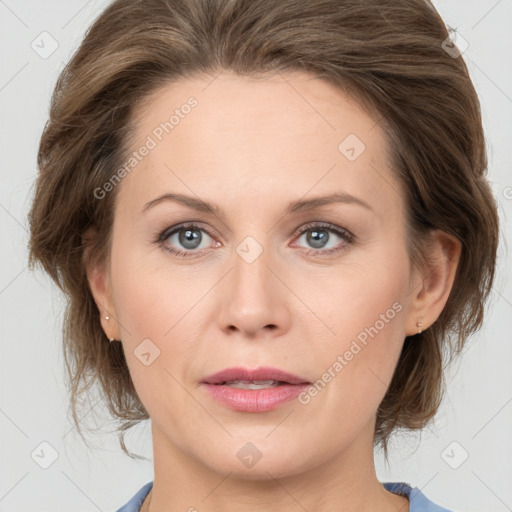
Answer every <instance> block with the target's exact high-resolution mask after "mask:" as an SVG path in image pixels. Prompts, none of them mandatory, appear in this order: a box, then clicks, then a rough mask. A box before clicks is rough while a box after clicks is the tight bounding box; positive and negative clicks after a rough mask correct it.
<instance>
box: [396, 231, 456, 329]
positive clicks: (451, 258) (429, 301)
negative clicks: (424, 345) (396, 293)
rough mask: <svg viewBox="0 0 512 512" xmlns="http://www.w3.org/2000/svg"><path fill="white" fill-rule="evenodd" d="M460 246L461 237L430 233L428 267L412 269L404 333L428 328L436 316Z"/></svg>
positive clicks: (451, 279) (448, 287)
mask: <svg viewBox="0 0 512 512" xmlns="http://www.w3.org/2000/svg"><path fill="white" fill-rule="evenodd" d="M461 249H462V245H461V242H460V240H458V239H457V238H456V237H454V236H453V235H450V234H448V233H445V232H444V231H438V230H436V231H433V232H432V235H431V242H430V243H429V244H428V251H429V253H428V258H427V261H428V264H427V267H426V268H423V269H422V270H421V271H419V270H415V272H414V279H413V283H414V284H413V288H412V291H411V297H410V301H409V308H408V313H407V319H406V325H405V329H406V332H405V334H406V336H412V335H414V334H417V333H418V332H419V331H420V330H421V331H424V330H426V329H428V328H429V327H430V326H431V325H432V324H433V323H434V322H435V321H436V320H437V319H438V317H439V315H440V314H441V312H442V311H443V309H444V306H445V305H446V302H447V300H448V297H449V295H450V291H451V289H452V286H453V282H454V280H455V275H456V271H457V266H458V264H459V260H460V254H461ZM418 322H419V323H420V324H421V325H418Z"/></svg>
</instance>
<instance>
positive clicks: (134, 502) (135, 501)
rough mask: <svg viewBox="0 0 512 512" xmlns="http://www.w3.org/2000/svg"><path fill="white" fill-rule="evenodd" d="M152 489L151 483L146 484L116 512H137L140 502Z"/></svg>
mask: <svg viewBox="0 0 512 512" xmlns="http://www.w3.org/2000/svg"><path fill="white" fill-rule="evenodd" d="M152 487H153V482H148V483H147V484H146V485H144V487H142V488H141V489H139V490H138V491H137V493H136V494H135V496H133V498H132V499H131V500H130V501H129V502H128V503H126V504H125V505H123V506H122V507H121V508H120V509H119V510H118V511H117V512H139V509H140V506H141V505H142V502H143V501H144V500H145V498H146V496H147V495H148V494H149V491H151V488H152Z"/></svg>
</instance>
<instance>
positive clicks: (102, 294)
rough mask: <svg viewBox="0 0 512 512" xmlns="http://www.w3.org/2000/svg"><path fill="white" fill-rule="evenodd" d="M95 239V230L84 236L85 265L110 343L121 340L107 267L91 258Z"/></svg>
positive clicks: (88, 231)
mask: <svg viewBox="0 0 512 512" xmlns="http://www.w3.org/2000/svg"><path fill="white" fill-rule="evenodd" d="M94 237H95V231H94V229H93V228H89V229H87V230H86V231H85V233H84V234H83V236H82V245H83V247H84V253H83V263H84V266H85V271H86V274H87V281H88V283H89V289H90V290H91V294H92V296H93V299H94V302H95V303H96V306H97V308H98V311H99V313H98V314H99V316H100V322H101V325H102V327H103V331H104V332H105V336H106V337H107V338H108V340H109V341H113V340H114V339H120V334H119V327H118V323H117V322H116V321H115V308H114V303H113V298H112V293H111V287H110V282H109V276H108V271H107V266H106V264H105V263H104V262H98V261H96V260H95V259H94V258H92V257H91V251H92V244H93V241H94Z"/></svg>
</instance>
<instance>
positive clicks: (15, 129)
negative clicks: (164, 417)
mask: <svg viewBox="0 0 512 512" xmlns="http://www.w3.org/2000/svg"><path fill="white" fill-rule="evenodd" d="M106 5H107V2H106V1H105V0H92V1H89V2H87V1H84V0H82V1H79V0H67V1H64V0H61V1H56V0H52V1H49V0H46V1H44V2H42V1H38V0H30V1H29V0H23V1H16V0H0V38H1V40H0V48H1V54H0V59H1V64H0V69H1V75H0V106H1V128H0V129H1V135H0V144H1V148H0V158H1V173H2V174H1V192H0V229H1V233H0V234H1V238H0V240H1V251H2V252H1V263H2V264H1V266H0V311H1V329H2V330H1V350H2V353H1V356H0V364H1V371H0V378H1V388H0V392H1V395H0V427H1V435H0V440H1V455H0V466H1V475H2V478H0V511H14V510H16V511H35V510H37V511H39V512H43V511H52V512H56V511H69V510H73V511H76V512H79V511H84V512H85V511H88V512H89V511H97V510H100V511H109V510H116V509H117V508H118V507H120V506H121V505H122V504H124V503H125V502H126V501H127V500H128V499H129V498H130V497H131V496H132V495H133V494H134V493H135V492H136V491H137V490H138V489H139V488H140V487H141V486H142V485H143V484H145V483H146V482H148V481H150V480H152V478H153V469H152V463H151V460H150V461H149V462H137V461H133V460H131V459H129V458H128V457H126V456H125V455H124V454H123V453H122V452H121V450H120V448H119V447H118V444H117V438H116V436H115V435H113V434H112V433H110V430H111V429H112V427H113V423H112V422H109V421H105V419H102V415H101V412H102V409H101V407H100V405H101V404H99V403H98V404H97V405H96V406H95V407H94V409H93V410H92V412H90V413H89V414H88V415H87V417H86V418H84V422H85V421H87V422H88V424H89V425H90V426H91V428H96V430H98V434H97V435H92V436H91V437H90V442H91V443H94V448H93V450H90V449H88V448H87V447H86V446H85V445H84V443H83V442H82V440H81V438H80V437H79V436H78V435H77V434H76V431H75V430H74V429H73V427H72V424H71V423H70V420H69V418H68V417H67V393H66V389H65V384H64V373H63V359H62V355H61V348H60V343H61V342H60V325H61V319H62V313H63V304H64V302H63V299H62V297H61V296H60V295H59V292H58V291H57V290H56V288H55V287H54V286H53V285H52V284H51V282H50V280H49V279H48V278H47V277H46V276H44V275H43V274H42V273H40V272H36V273H31V272H30V271H29V270H28V269H27V250H26V247H27V239H28V232H27V220H26V215H27V211H28V208H29V205H30V198H31V193H32V190H31V187H32V185H33V182H34V179H35V177H36V152H37V146H38V142H39V137H40V135H41V131H42V129H43V126H44V123H45V121H46V118H47V114H48V104H49V98H50V93H51V90H52V88H53V86H54V84H55V81H56V79H57V76H58V73H59V72H60V70H61V69H62V67H63V66H64V63H65V62H67V60H68V59H69V58H70V56H71V53H72V51H73V50H74V49H75V48H76V46H77V45H78V44H79V42H80V40H81V39H82V37H83V34H84V31H85V29H86V28H87V27H88V26H89V24H90V23H91V22H92V20H93V19H94V18H95V17H96V15H97V14H99V12H100V11H101V10H102V9H103V8H104V7H105V6H106ZM435 5H436V7H437V8H438V9H439V11H440V13H441V15H442V16H443V18H444V19H445V21H446V22H447V24H448V25H450V26H451V27H453V28H455V29H457V31H458V32H459V33H460V34H461V35H462V36H463V37H464V39H465V40H467V42H468V43H469V47H468V49H467V50H466V51H465V53H464V59H465V61H466V62H467V63H468V66H469V69H470V73H471V77H472V79H473V81H474V83H475V86H476V88H477V91H478V93H479V95H480V98H481V103H482V110H483V120H484V125H485V130H486V134H487V137H488V148H489V162H490V170H489V177H490V181H491V182H492V186H493V189H494V192H495V195H496V197H497V199H498V202H499V206H500V216H501V219H502V236H503V237H504V239H508V240H511V239H512V237H511V229H512V224H511V221H510V219H511V218H512V172H511V169H512V166H511V157H510V141H511V140H512V128H511V119H512V67H511V62H512V30H511V25H512V0H500V1H497V0H472V1H468V0H438V1H436V2H435ZM43 31H47V32H48V33H49V34H51V36H52V37H53V38H54V39H55V40H56V41H57V42H58V45H59V46H58V48H57V50H56V51H55V52H54V53H53V54H52V55H51V56H49V57H48V58H41V57H40V56H39V55H38V54H37V53H36V52H35V51H34V50H33V49H32V48H31V43H32V41H34V40H36V41H39V40H40V39H38V38H40V37H41V36H40V34H41V33H42V32H43ZM46 48H48V46H46ZM499 257H500V260H499V272H498V276H497V280H496V284H495V287H494V291H493V295H492V303H491V306H490V309H489V313H488V316H487V321H486V325H485V328H484V329H483V330H482V331H481V332H480V333H479V334H478V335H477V336H474V337H473V338H472V340H471V341H470V343H469V345H468V350H467V352H466V354H465V357H464V358H463V359H461V360H460V362H459V363H457V364H456V366H454V367H453V369H452V370H451V372H450V374H449V376H448V393H447V395H446V399H445V401H444V404H443V407H442V409H441V411H440V413H439V414H438V416H437V420H436V422H435V424H434V425H433V427H432V428H430V429H428V430H427V431H425V432H423V434H422V435H421V436H418V435H409V436H407V437H400V438H397V440H396V441H395V442H394V443H393V444H392V450H391V461H390V468H392V469H389V468H388V467H387V466H386V465H385V464H384V463H383V459H382V457H381V456H380V455H378V456H377V467H378V473H379V478H380V479H381V480H382V481H407V482H409V483H411V484H413V485H415V486H418V487H419V488H421V489H422V490H423V491H424V492H425V494H427V496H428V497H429V498H430V499H432V500H433V501H436V502H438V503H440V504H442V505H444V506H445V507H447V508H450V509H454V510H456V511H457V512H459V511H468V512H469V511H486V512H502V511H507V510H512V485H511V484H512V462H511V459H512V428H511V426H512V372H511V369H510V368H511V364H512V343H511V341H512V339H511V338H512V336H511V317H512V287H511V282H510V269H511V268H512V266H511V264H510V263H511V261H510V255H509V251H508V250H507V248H506V246H505V244H502V246H501V247H500V256H499ZM96 401H97V399H95V398H93V402H92V403H93V404H94V403H96ZM95 418H96V419H95ZM127 440H128V443H129V448H131V450H132V451H135V452H136V453H139V454H141V455H145V456H148V457H149V458H151V456H152V452H151V437H150V428H149V423H148V422H146V423H145V424H143V425H140V426H138V427H136V428H135V429H133V431H132V433H131V434H130V435H129V436H128V438H127ZM42 442H47V443H49V444H50V445H51V446H52V447H53V448H54V449H55V450H56V451H57V452H58V457H57V459H56V460H55V462H54V463H53V464H52V465H51V466H50V467H49V468H48V469H43V468H41V467H40V465H38V464H37V463H36V462H35V461H34V459H33V458H32V457H31V454H32V453H33V452H34V450H36V453H38V454H39V455H41V454H42V452H41V449H43V451H44V453H45V455H44V457H39V459H37V457H35V456H34V458H35V459H36V460H39V461H40V462H44V460H45V458H46V460H48V457H49V453H50V450H49V449H48V448H45V447H44V445H43V447H42V448H41V446H40V444H41V443H42ZM453 442H456V443H457V444H455V445H451V446H450V444H451V443H453ZM447 447H448V448H447ZM466 452H467V453H468V454H469V457H468V458H467V460H466V461H465V462H464V463H463V464H462V465H460V467H458V468H457V469H453V468H452V467H450V464H451V465H452V466H456V465H457V464H459V463H460V461H461V460H462V458H463V457H464V456H465V453H466ZM448 462H449V463H450V464H449V463H448Z"/></svg>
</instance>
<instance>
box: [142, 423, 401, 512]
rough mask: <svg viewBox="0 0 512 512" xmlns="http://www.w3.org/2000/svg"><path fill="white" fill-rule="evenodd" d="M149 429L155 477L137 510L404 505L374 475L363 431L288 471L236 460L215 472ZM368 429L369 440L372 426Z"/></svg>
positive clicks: (224, 511) (230, 511)
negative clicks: (315, 461)
mask: <svg viewBox="0 0 512 512" xmlns="http://www.w3.org/2000/svg"><path fill="white" fill-rule="evenodd" d="M152 433H153V452H154V469H155V477H154V481H153V489H152V491H151V493H150V495H149V496H148V497H147V499H146V501H145V502H144V506H143V507H142V509H141V512H146V511H150V512H154V511H161V512H173V511H175V510H187V511H191V512H193V511H199V510H200V511H201V512H214V511H215V512H234V511H237V512H256V511H261V510H265V511H268V512H278V511H279V512H282V511H283V510H286V511H288V510H297V511H299V510H315V511H317V512H323V511H333V510H336V511H338V510H339V511H340V512H341V511H343V512H356V511H357V512H360V511H361V510H373V511H378V512H396V511H398V510H399V511H400V512H408V510H409V501H408V499H407V498H406V497H403V496H398V495H395V494H392V493H390V492H388V491H386V490H385V489H384V487H383V486H382V484H381V483H380V482H379V481H378V479H377V476H376V473H375V466H374V459H373V442H370V443H368V439H366V438H365V437H368V436H362V437H361V438H358V439H357V440H356V442H355V443H354V444H353V445H352V446H349V447H347V448H346V449H345V450H344V451H343V452H341V453H338V454H335V455H333V456H332V457H328V458H327V460H325V461H323V462H322V463H321V464H319V465H316V466H314V467H309V468H298V469H297V468H293V470H292V471H290V466H288V470H282V468H279V469H276V468H275V467H264V466H263V465H261V466H260V468H259V471H258V473H256V472H255V471H254V472H253V473H248V474H247V473H245V474H240V472H237V471H236V469H237V466H236V465H235V466H233V467H229V466H227V467H226V471H224V472H219V471H217V470H215V469H214V468H212V467H211V466H207V465H205V464H204V463H203V462H202V461H199V460H198V459H197V458H195V457H193V456H191V455H190V454H187V453H184V452H183V451H181V450H180V449H179V448H177V447H176V446H175V445H173V444H172V443H170V442H169V439H168V438H167V437H166V436H165V434H164V433H163V432H162V431H161V430H160V429H159V428H158V427H156V425H155V424H154V423H153V424H152ZM369 433H370V434H371V439H370V440H371V441H372V438H373V431H372V430H370V432H369ZM368 447H370V449H368ZM305 449H307V447H305ZM262 461H263V458H262V460H261V461H260V462H262ZM258 464H259V463H258ZM256 468H257V465H255V466H254V468H253V470H256ZM292 473H293V474H292Z"/></svg>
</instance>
